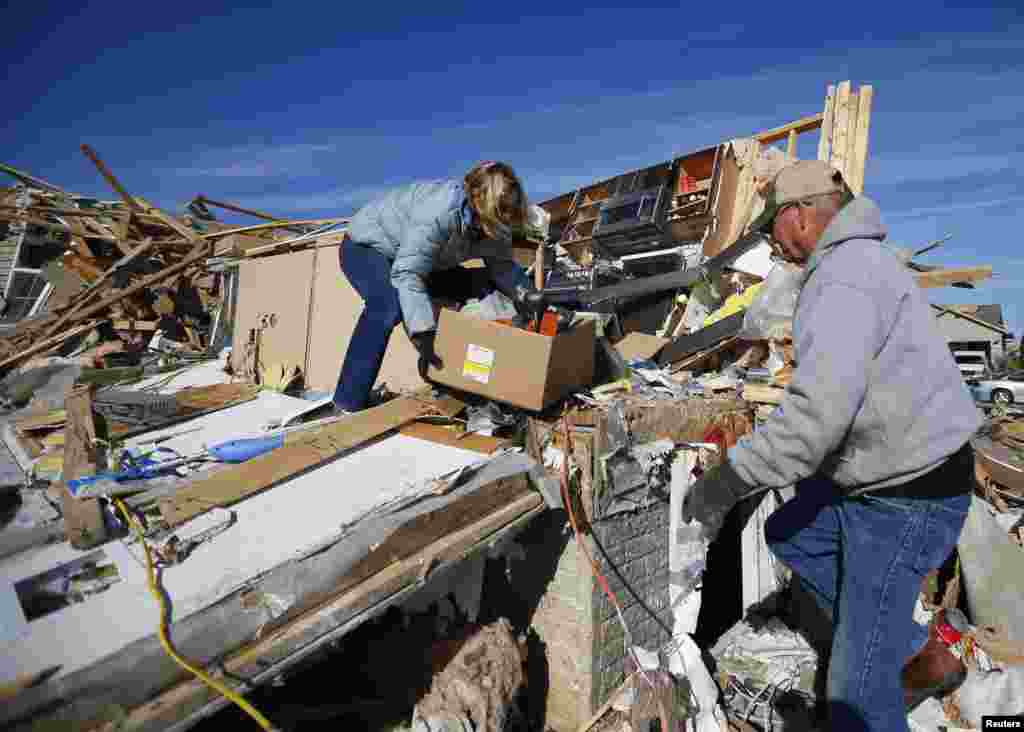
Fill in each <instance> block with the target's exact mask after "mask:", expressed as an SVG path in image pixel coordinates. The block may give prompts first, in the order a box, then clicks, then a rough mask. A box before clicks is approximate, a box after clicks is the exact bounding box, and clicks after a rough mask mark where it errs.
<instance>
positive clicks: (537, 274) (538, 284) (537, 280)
mask: <svg viewBox="0 0 1024 732" xmlns="http://www.w3.org/2000/svg"><path fill="white" fill-rule="evenodd" d="M533 286H534V287H535V288H536V289H538V290H543V289H544V243H543V242H541V243H540V244H538V245H537V258H536V259H535V260H534V262H533Z"/></svg>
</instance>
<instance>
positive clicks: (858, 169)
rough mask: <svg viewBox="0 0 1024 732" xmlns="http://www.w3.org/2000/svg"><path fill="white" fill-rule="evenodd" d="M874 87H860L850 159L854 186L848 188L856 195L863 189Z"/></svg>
mask: <svg viewBox="0 0 1024 732" xmlns="http://www.w3.org/2000/svg"><path fill="white" fill-rule="evenodd" d="M873 97H874V89H873V88H872V87H870V86H862V87H861V88H860V104H859V106H858V107H857V137H856V139H855V140H854V142H853V159H852V160H851V164H850V169H851V173H852V175H851V178H852V179H853V181H854V182H855V183H856V187H854V185H852V184H851V186H850V188H851V189H852V190H853V192H854V193H855V194H857V195H860V194H861V193H863V191H864V169H865V167H866V165H867V160H868V131H869V130H870V129H871V102H872V99H873Z"/></svg>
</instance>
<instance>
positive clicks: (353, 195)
mask: <svg viewBox="0 0 1024 732" xmlns="http://www.w3.org/2000/svg"><path fill="white" fill-rule="evenodd" d="M390 188H391V186H390V185H386V184H379V185H366V186H357V187H354V188H353V187H349V188H345V187H339V188H332V189H328V190H323V191H314V192H312V193H296V194H289V193H270V194H264V195H261V196H254V197H249V198H244V199H242V200H240V201H239V205H241V206H245V207H247V208H255V209H257V210H261V211H271V212H274V211H281V212H298V211H332V210H337V211H346V212H350V211H353V210H355V209H358V208H359V207H360V206H362V205H364V204H366V203H368V202H369V201H370V200H371V199H373V198H375V197H377V196H379V195H381V194H382V193H384V192H386V191H387V190H389V189H390Z"/></svg>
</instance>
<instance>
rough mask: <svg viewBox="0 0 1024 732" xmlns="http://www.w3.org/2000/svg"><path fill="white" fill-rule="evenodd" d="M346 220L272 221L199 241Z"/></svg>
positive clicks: (204, 236) (208, 234)
mask: <svg viewBox="0 0 1024 732" xmlns="http://www.w3.org/2000/svg"><path fill="white" fill-rule="evenodd" d="M347 221H348V219H346V218H340V219H306V220H303V221H273V222H271V223H267V224H255V225H253V226H240V227H238V228H237V229H225V230H223V231H208V232H206V233H205V234H200V235H199V237H200V238H201V239H219V238H220V237H222V236H229V235H230V234H248V233H250V232H253V231H269V230H271V229H287V228H288V227H289V226H327V225H328V224H343V223H345V222H347Z"/></svg>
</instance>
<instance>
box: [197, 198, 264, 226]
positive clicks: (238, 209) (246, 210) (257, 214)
mask: <svg viewBox="0 0 1024 732" xmlns="http://www.w3.org/2000/svg"><path fill="white" fill-rule="evenodd" d="M196 200H197V201H199V202H200V203H204V204H209V205H211V206H216V207H217V208H223V209H224V210H226V211H234V212H235V213H240V214H246V215H248V216H255V217H256V218H258V219H263V220H264V221H280V220H281V218H280V217H279V216H271V215H270V214H268V213H263V212H262V211H254V210H252V209H251V208H242V207H241V206H237V205H235V204H233V203H224V202H223V201H214V200H213V199H212V198H207V197H206V196H204V195H202V194H199V195H198V196H196Z"/></svg>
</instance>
